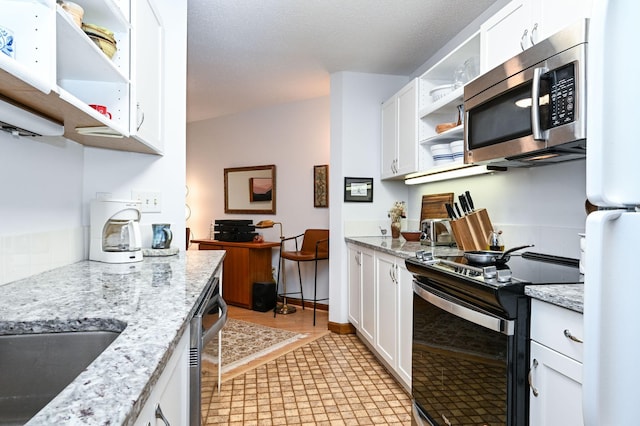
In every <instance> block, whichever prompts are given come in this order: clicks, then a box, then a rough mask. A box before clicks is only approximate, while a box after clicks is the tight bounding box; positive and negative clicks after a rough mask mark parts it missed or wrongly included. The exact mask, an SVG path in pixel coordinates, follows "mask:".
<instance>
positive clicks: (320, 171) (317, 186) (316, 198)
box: [313, 164, 329, 207]
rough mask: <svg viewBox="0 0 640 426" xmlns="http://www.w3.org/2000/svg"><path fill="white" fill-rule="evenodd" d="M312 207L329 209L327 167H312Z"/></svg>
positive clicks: (325, 165)
mask: <svg viewBox="0 0 640 426" xmlns="http://www.w3.org/2000/svg"><path fill="white" fill-rule="evenodd" d="M313 207H329V165H327V164H324V165H321V166H313Z"/></svg>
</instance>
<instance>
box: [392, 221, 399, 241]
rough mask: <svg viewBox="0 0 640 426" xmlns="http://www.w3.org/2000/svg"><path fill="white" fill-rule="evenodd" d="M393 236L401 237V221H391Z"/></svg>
mask: <svg viewBox="0 0 640 426" xmlns="http://www.w3.org/2000/svg"><path fill="white" fill-rule="evenodd" d="M391 238H400V222H391Z"/></svg>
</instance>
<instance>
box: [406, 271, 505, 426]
mask: <svg viewBox="0 0 640 426" xmlns="http://www.w3.org/2000/svg"><path fill="white" fill-rule="evenodd" d="M413 291H414V295H413V345H412V356H413V358H412V397H413V400H414V407H413V409H414V424H418V425H421V424H428V425H506V424H515V423H512V422H511V421H508V420H507V419H508V418H509V417H510V416H511V415H513V413H510V412H511V411H512V410H511V409H510V408H509V405H510V403H509V401H508V393H510V392H511V389H510V386H511V385H510V383H511V382H513V380H512V374H511V373H510V369H509V365H510V363H513V359H511V358H512V357H511V355H510V353H511V352H512V351H511V347H512V339H513V335H514V328H515V322H514V321H511V320H506V319H503V318H499V317H497V316H495V315H493V314H491V313H488V312H486V311H483V310H481V309H479V308H477V307H474V306H472V305H470V304H468V303H466V302H464V301H462V300H459V299H456V298H454V297H452V296H450V295H447V294H445V293H442V292H441V291H438V290H436V289H434V288H431V287H428V286H426V285H425V284H423V283H419V282H417V281H414V282H413Z"/></svg>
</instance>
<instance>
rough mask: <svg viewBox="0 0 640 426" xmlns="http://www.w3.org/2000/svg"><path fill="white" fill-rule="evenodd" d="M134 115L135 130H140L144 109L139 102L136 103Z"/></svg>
mask: <svg viewBox="0 0 640 426" xmlns="http://www.w3.org/2000/svg"><path fill="white" fill-rule="evenodd" d="M136 109H137V111H136V115H137V121H138V127H136V131H138V130H140V127H142V123H144V110H143V109H142V108H140V102H138V103H137V104H136Z"/></svg>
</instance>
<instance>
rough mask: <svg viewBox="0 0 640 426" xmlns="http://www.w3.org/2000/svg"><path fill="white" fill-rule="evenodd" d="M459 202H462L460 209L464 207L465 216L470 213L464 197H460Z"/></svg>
mask: <svg viewBox="0 0 640 426" xmlns="http://www.w3.org/2000/svg"><path fill="white" fill-rule="evenodd" d="M458 200H459V201H460V207H462V211H463V212H464V214H467V213H469V207H468V206H467V199H466V198H465V196H464V195H458Z"/></svg>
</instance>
